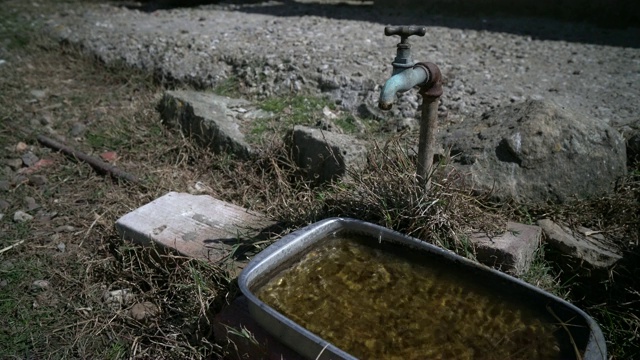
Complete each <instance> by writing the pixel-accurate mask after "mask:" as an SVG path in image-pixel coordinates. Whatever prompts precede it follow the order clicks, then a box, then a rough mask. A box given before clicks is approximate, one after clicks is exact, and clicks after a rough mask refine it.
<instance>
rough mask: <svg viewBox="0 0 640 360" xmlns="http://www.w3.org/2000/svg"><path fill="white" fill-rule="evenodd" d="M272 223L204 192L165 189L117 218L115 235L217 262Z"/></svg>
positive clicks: (259, 235)
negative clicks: (163, 192)
mask: <svg viewBox="0 0 640 360" xmlns="http://www.w3.org/2000/svg"><path fill="white" fill-rule="evenodd" d="M273 225H274V222H272V221H270V220H268V219H267V218H266V216H265V215H263V214H261V213H258V212H252V211H249V210H247V209H245V208H242V207H239V206H236V205H233V204H230V203H227V202H224V201H221V200H218V199H216V198H213V197H211V196H209V195H191V194H187V193H178V192H170V193H168V194H166V195H164V196H162V197H160V198H158V199H156V200H154V201H152V202H150V203H149V204H146V205H144V206H142V207H140V208H138V209H136V210H134V211H132V212H130V213H128V214H126V215H124V216H123V217H121V218H120V219H118V221H117V222H116V229H117V231H118V233H119V234H120V236H122V237H123V238H125V239H128V240H131V241H134V242H136V243H139V244H143V245H147V244H150V243H156V244H159V245H161V246H164V247H167V248H171V249H175V250H176V251H177V252H178V253H180V254H182V255H184V256H188V257H194V258H199V259H205V260H208V261H211V262H213V263H216V264H221V263H223V262H224V263H225V264H229V263H232V265H233V266H234V267H236V269H234V271H233V272H236V271H237V270H238V269H237V268H242V267H244V265H245V264H246V261H231V262H227V261H225V260H227V259H229V257H230V255H231V254H232V251H233V249H234V247H237V246H238V245H248V244H250V243H251V242H253V241H255V240H257V239H262V238H264V235H265V234H267V233H268V230H269V228H270V227H272V226H273Z"/></svg>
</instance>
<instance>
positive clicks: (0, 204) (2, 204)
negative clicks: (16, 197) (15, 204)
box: [0, 199, 11, 211]
mask: <svg viewBox="0 0 640 360" xmlns="http://www.w3.org/2000/svg"><path fill="white" fill-rule="evenodd" d="M10 205H11V204H9V202H8V201H7V200H5V199H0V211H5V210H7V209H8V208H9V206H10Z"/></svg>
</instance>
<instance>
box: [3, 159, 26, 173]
mask: <svg viewBox="0 0 640 360" xmlns="http://www.w3.org/2000/svg"><path fill="white" fill-rule="evenodd" d="M5 164H7V165H9V167H10V168H11V170H13V171H16V170H18V169H20V168H21V167H22V159H7V160H5Z"/></svg>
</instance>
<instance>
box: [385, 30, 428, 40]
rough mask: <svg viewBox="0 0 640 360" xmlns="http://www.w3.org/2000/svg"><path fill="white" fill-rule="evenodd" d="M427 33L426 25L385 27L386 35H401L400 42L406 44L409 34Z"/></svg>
mask: <svg viewBox="0 0 640 360" xmlns="http://www.w3.org/2000/svg"><path fill="white" fill-rule="evenodd" d="M426 33H427V27H426V26H415V25H410V26H386V27H385V28H384V34H385V36H392V35H400V43H401V44H405V43H406V41H407V38H408V37H409V36H413V35H418V36H424V35H425V34H426Z"/></svg>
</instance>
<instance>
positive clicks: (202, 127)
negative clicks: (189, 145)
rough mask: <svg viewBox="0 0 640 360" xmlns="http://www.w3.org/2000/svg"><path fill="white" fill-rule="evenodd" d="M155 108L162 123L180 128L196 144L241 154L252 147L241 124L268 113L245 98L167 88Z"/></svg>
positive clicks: (218, 150)
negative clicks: (168, 89)
mask: <svg viewBox="0 0 640 360" xmlns="http://www.w3.org/2000/svg"><path fill="white" fill-rule="evenodd" d="M158 110H159V111H160V115H161V118H162V121H163V122H164V123H165V124H166V125H168V126H169V127H176V128H180V130H181V131H182V132H183V133H184V134H185V135H186V136H190V137H193V138H195V139H196V141H197V142H198V143H199V144H201V145H204V146H207V147H209V148H211V149H212V150H213V151H215V152H229V153H233V154H236V155H238V156H239V157H243V158H246V157H248V156H249V155H250V154H251V153H252V152H253V150H252V148H251V146H250V145H249V144H248V143H247V142H246V140H245V136H244V134H243V133H242V131H241V129H242V126H241V125H243V124H244V123H247V122H250V121H252V120H253V119H256V118H260V117H266V116H269V114H268V113H266V112H264V111H262V110H260V109H257V108H256V107H255V106H254V105H252V104H251V103H250V102H249V101H247V100H244V99H232V98H228V97H225V96H218V95H215V94H212V93H206V92H198V91H167V92H166V93H165V94H164V96H163V98H162V100H161V101H160V104H159V105H158Z"/></svg>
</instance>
